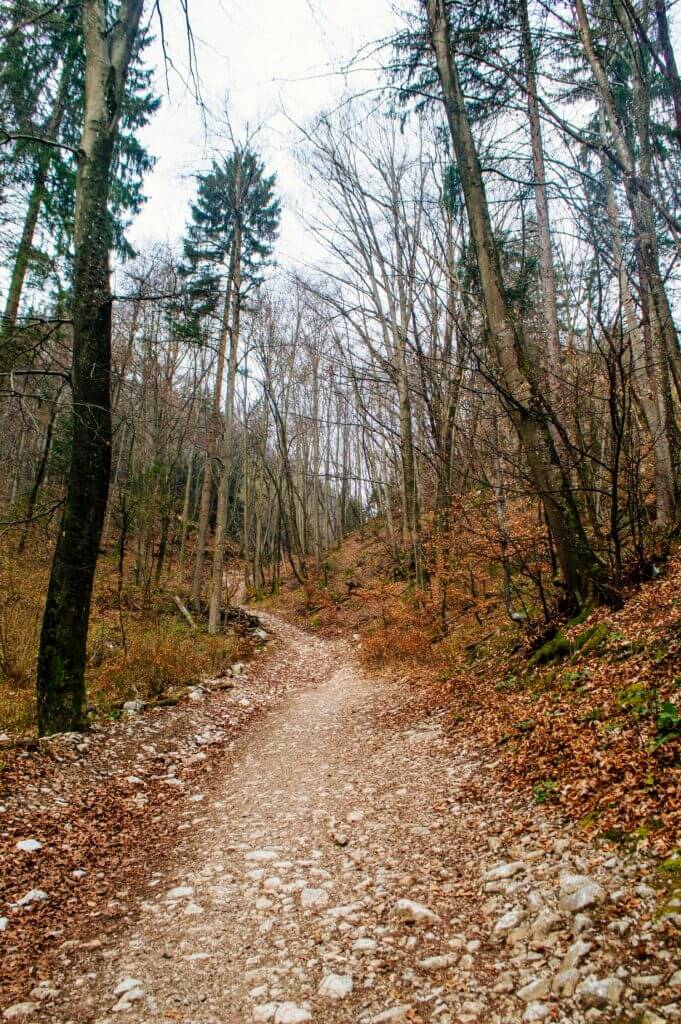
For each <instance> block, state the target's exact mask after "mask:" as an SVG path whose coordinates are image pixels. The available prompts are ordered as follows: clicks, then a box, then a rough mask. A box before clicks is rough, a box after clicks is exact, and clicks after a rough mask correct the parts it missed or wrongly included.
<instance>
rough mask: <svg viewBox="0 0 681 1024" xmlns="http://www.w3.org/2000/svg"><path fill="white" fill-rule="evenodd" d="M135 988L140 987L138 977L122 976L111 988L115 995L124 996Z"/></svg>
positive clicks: (140, 983)
mask: <svg viewBox="0 0 681 1024" xmlns="http://www.w3.org/2000/svg"><path fill="white" fill-rule="evenodd" d="M136 988H142V982H141V981H140V980H139V978H123V980H122V981H119V982H118V984H117V985H116V988H115V989H114V990H113V994H114V995H115V996H124V995H126V994H127V993H128V992H132V991H133V990H134V989H136Z"/></svg>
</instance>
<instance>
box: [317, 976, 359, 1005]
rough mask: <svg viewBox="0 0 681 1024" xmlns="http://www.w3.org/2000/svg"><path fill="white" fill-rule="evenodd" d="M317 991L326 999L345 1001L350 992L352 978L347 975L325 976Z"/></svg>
mask: <svg viewBox="0 0 681 1024" xmlns="http://www.w3.org/2000/svg"><path fill="white" fill-rule="evenodd" d="M317 991H318V992H319V995H320V996H324V997H325V998H326V999H345V997H346V996H349V995H350V993H351V992H352V978H351V977H350V975H349V974H327V976H326V977H325V978H323V979H322V982H321V984H320V986H319V988H318V989H317Z"/></svg>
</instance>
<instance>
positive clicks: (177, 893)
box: [166, 885, 194, 900]
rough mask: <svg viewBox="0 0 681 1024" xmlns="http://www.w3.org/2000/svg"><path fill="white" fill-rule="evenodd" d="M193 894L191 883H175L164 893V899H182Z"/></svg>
mask: <svg viewBox="0 0 681 1024" xmlns="http://www.w3.org/2000/svg"><path fill="white" fill-rule="evenodd" d="M193 895H194V886H193V885H177V886H175V888H174V889H170V890H169V891H168V893H167V894H166V899H169V900H184V899H188V898H189V897H190V896H193Z"/></svg>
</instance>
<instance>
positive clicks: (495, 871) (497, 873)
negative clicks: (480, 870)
mask: <svg viewBox="0 0 681 1024" xmlns="http://www.w3.org/2000/svg"><path fill="white" fill-rule="evenodd" d="M521 871H527V867H526V866H525V864H523V863H522V861H519V860H516V861H513V862H511V863H509V864H497V866H496V867H494V868H491V869H490V870H489V871H488V872H487V873H486V874H485V881H486V882H499V881H501V880H502V879H505V878H513V877H514V875H518V874H520V872H521Z"/></svg>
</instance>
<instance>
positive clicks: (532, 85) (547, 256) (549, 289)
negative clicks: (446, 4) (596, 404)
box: [520, 0, 562, 411]
mask: <svg viewBox="0 0 681 1024" xmlns="http://www.w3.org/2000/svg"><path fill="white" fill-rule="evenodd" d="M520 18H521V26H522V35H523V54H524V58H525V78H526V81H527V116H528V120H529V123H530V139H531V143H532V168H533V173H534V196H535V204H536V209H537V242H538V247H539V276H540V281H541V293H542V304H543V307H544V334H545V354H546V367H547V370H548V381H549V393H550V395H551V397H552V399H553V404H554V408H555V409H556V411H558V409H559V407H560V405H559V403H560V395H561V390H562V389H561V372H560V338H559V336H558V302H557V298H556V275H555V271H554V266H553V255H552V253H551V221H550V217H549V201H548V196H547V193H546V166H545V163H544V147H543V144H542V133H541V122H540V120H539V103H538V97H537V72H536V62H535V55H534V47H533V45H532V32H531V28H530V19H529V14H528V10H527V0H520Z"/></svg>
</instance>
